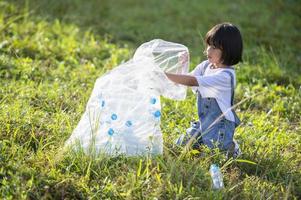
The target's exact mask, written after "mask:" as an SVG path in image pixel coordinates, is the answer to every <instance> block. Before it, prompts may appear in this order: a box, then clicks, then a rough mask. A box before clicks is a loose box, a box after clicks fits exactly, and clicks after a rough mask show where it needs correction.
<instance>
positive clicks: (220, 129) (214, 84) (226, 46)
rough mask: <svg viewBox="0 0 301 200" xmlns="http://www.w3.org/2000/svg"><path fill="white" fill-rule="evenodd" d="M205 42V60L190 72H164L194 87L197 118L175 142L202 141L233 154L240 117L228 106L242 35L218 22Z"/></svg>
mask: <svg viewBox="0 0 301 200" xmlns="http://www.w3.org/2000/svg"><path fill="white" fill-rule="evenodd" d="M205 43H206V50H205V51H204V53H206V55H207V58H208V59H207V60H205V61H203V62H202V63H200V64H199V65H197V66H196V68H195V69H194V70H193V71H192V72H191V74H190V75H176V74H171V73H166V75H167V77H168V78H169V79H170V80H172V81H173V82H175V83H178V84H182V85H186V86H196V87H197V107H198V116H199V121H197V122H194V123H192V127H191V128H189V129H187V133H186V135H182V136H181V137H180V138H179V139H178V140H177V144H180V145H192V148H194V149H196V148H199V145H200V144H205V145H207V146H208V147H209V148H215V147H218V148H219V149H220V150H222V151H226V152H230V153H232V154H233V153H234V154H233V156H235V153H238V151H239V150H238V149H237V144H236V142H234V141H233V134H234V130H235V127H236V126H238V125H239V123H240V120H239V119H238V117H237V115H236V113H235V112H234V110H233V109H232V108H233V97H234V87H235V85H236V81H235V71H234V68H233V66H234V65H236V64H237V63H239V62H240V61H242V50H243V43H242V37H241V34H240V31H239V30H238V28H237V27H236V26H234V25H233V24H230V23H222V24H217V25H216V26H214V27H213V28H212V29H211V30H210V31H209V32H208V33H207V34H206V38H205ZM235 148H236V149H235ZM235 151H236V152H235Z"/></svg>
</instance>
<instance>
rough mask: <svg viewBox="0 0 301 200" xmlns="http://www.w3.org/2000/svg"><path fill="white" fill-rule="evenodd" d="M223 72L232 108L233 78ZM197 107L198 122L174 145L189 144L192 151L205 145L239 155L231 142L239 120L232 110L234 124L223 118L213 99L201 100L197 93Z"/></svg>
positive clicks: (235, 144)
mask: <svg viewBox="0 0 301 200" xmlns="http://www.w3.org/2000/svg"><path fill="white" fill-rule="evenodd" d="M208 66H209V64H207V65H205V66H204V68H203V70H202V72H201V76H203V74H204V72H205V70H206V68H207V67H208ZM223 72H225V73H227V74H229V75H230V76H231V106H233V97H234V77H233V74H232V73H231V72H229V71H226V70H224V71H223ZM197 106H198V116H199V121H196V122H192V123H191V127H190V128H188V129H187V132H186V134H184V135H181V136H180V137H179V138H178V139H177V141H176V144H178V145H187V144H188V143H191V146H192V148H193V149H198V148H199V147H200V145H201V144H205V145H207V146H208V147H209V148H211V149H213V148H216V147H217V148H219V149H220V150H222V151H232V153H233V154H235V153H236V154H239V151H240V150H239V147H238V144H237V143H236V142H235V141H233V135H234V130H235V127H237V126H238V125H239V124H240V120H239V118H238V117H237V115H236V113H235V112H234V110H233V109H232V112H233V115H234V118H235V122H232V121H229V120H227V119H226V118H225V116H224V115H223V113H222V111H221V109H220V107H219V106H218V103H217V101H216V99H215V98H202V96H201V94H200V93H199V92H197Z"/></svg>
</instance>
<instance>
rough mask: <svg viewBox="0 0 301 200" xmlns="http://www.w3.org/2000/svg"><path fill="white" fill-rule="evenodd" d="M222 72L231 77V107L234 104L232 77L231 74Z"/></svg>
mask: <svg viewBox="0 0 301 200" xmlns="http://www.w3.org/2000/svg"><path fill="white" fill-rule="evenodd" d="M223 72H225V73H227V74H229V75H230V77H231V106H233V104H234V76H233V74H232V73H231V72H229V71H227V70H223Z"/></svg>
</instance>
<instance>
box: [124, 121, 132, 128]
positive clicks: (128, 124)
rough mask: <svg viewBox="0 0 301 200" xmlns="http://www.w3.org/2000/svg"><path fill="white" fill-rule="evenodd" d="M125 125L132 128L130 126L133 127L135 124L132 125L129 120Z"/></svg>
mask: <svg viewBox="0 0 301 200" xmlns="http://www.w3.org/2000/svg"><path fill="white" fill-rule="evenodd" d="M125 125H126V126H127V127H130V126H132V125H133V124H132V122H131V121H129V120H128V121H126V123H125Z"/></svg>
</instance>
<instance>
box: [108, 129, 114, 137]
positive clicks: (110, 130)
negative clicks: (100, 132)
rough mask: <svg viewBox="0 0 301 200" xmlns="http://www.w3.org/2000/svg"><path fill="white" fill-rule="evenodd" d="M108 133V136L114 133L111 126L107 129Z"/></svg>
mask: <svg viewBox="0 0 301 200" xmlns="http://www.w3.org/2000/svg"><path fill="white" fill-rule="evenodd" d="M108 134H109V135H110V136H112V135H113V134H114V130H113V129H112V128H110V129H109V130H108Z"/></svg>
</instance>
